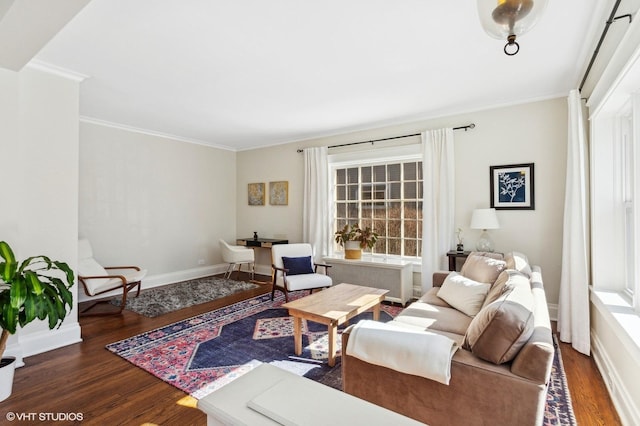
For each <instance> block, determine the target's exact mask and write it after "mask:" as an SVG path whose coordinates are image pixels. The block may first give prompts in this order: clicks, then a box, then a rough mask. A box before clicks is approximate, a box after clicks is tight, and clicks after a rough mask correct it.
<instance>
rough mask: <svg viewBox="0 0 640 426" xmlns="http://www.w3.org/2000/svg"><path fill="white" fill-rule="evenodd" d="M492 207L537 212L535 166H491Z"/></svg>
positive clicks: (528, 164)
mask: <svg viewBox="0 0 640 426" xmlns="http://www.w3.org/2000/svg"><path fill="white" fill-rule="evenodd" d="M489 176H490V187H491V207H493V208H495V209H496V210H535V192H534V164H533V163H527V164H509V165H505V166H490V167H489Z"/></svg>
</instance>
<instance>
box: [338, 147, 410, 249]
mask: <svg viewBox="0 0 640 426" xmlns="http://www.w3.org/2000/svg"><path fill="white" fill-rule="evenodd" d="M333 174H334V176H333V178H334V182H335V188H334V189H335V191H334V193H335V200H334V202H335V206H334V207H335V214H334V218H335V220H334V224H333V228H334V231H335V230H337V229H341V228H342V227H344V225H346V224H353V223H358V224H359V225H360V227H363V228H364V227H367V226H369V227H371V228H372V229H373V230H374V231H375V232H377V233H378V234H379V235H380V237H379V239H378V242H377V243H376V245H375V247H374V248H373V250H372V253H374V254H382V255H395V256H407V257H420V256H421V248H422V247H421V246H422V161H420V160H419V159H418V158H415V157H414V158H413V159H403V160H389V161H387V162H380V161H378V162H374V161H371V162H369V163H363V164H352V165H348V164H342V165H336V166H334V168H333Z"/></svg>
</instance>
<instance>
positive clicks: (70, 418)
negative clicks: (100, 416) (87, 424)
mask: <svg viewBox="0 0 640 426" xmlns="http://www.w3.org/2000/svg"><path fill="white" fill-rule="evenodd" d="M5 418H6V419H7V420H9V421H10V422H13V421H16V422H27V421H31V422H33V421H36V420H39V421H41V422H75V421H80V422H81V421H82V420H83V419H84V416H83V414H82V413H14V412H11V411H10V412H8V413H7V414H6V415H5Z"/></svg>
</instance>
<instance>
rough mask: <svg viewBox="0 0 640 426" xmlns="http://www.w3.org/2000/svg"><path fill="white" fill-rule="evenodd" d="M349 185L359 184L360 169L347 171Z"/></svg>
mask: <svg viewBox="0 0 640 426" xmlns="http://www.w3.org/2000/svg"><path fill="white" fill-rule="evenodd" d="M347 183H358V169H357V168H355V169H347Z"/></svg>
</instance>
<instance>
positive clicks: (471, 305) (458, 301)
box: [438, 272, 491, 317]
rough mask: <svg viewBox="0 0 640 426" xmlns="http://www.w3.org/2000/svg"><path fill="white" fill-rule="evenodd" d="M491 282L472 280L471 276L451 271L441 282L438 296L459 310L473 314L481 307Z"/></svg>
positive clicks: (471, 315)
mask: <svg viewBox="0 0 640 426" xmlns="http://www.w3.org/2000/svg"><path fill="white" fill-rule="evenodd" d="M490 287H491V284H487V283H481V282H478V281H474V280H472V279H471V278H467V277H464V276H462V275H459V274H458V273H457V272H451V273H449V275H448V276H447V278H446V279H445V280H444V283H442V287H440V291H438V297H439V298H441V299H442V300H444V301H445V302H447V303H448V304H449V305H451V306H453V307H454V308H456V309H457V310H459V311H460V312H462V313H464V314H466V315H469V316H470V317H473V316H475V315H476V314H477V313H478V312H479V311H480V308H482V305H483V303H484V299H485V298H486V297H487V293H488V292H489V288H490Z"/></svg>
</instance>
